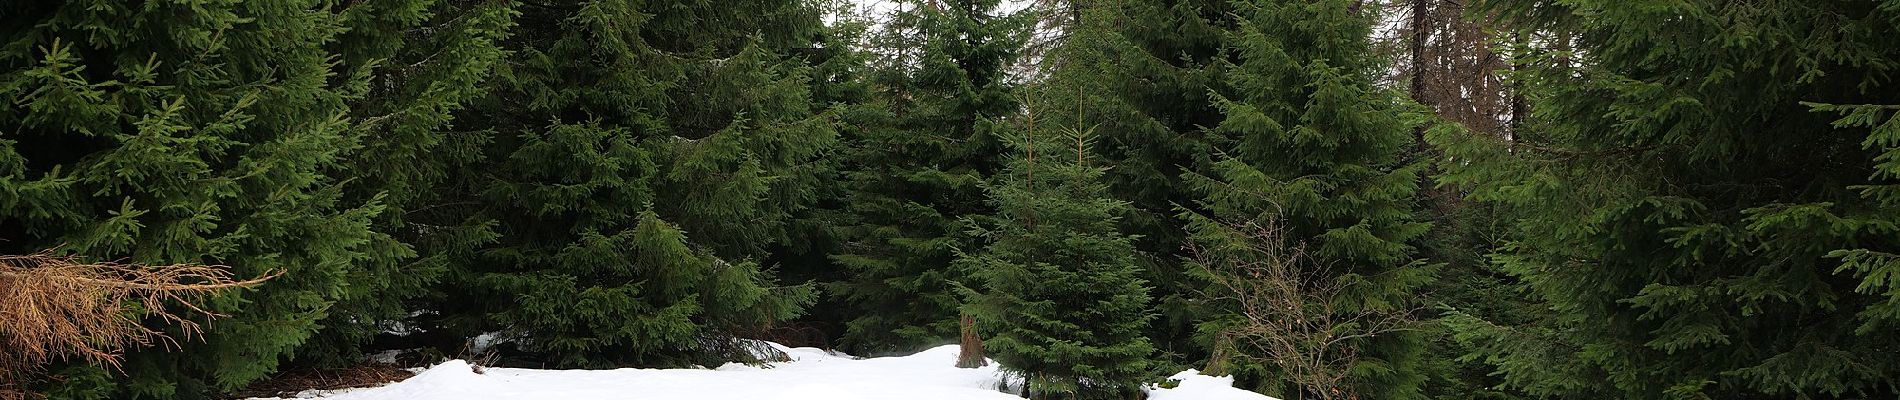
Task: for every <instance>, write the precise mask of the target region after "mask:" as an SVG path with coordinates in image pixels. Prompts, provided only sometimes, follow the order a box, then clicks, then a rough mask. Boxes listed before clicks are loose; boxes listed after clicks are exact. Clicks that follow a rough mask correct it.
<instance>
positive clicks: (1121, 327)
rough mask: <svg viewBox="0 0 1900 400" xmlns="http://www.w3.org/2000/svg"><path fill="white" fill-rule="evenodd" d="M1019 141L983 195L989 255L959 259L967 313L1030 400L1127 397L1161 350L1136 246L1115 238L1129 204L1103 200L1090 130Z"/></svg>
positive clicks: (982, 232)
mask: <svg viewBox="0 0 1900 400" xmlns="http://www.w3.org/2000/svg"><path fill="white" fill-rule="evenodd" d="M1022 132H1025V133H1026V134H1025V135H1024V137H1022V138H1021V139H1019V140H1015V141H1011V142H1010V145H1011V146H1012V148H1013V150H1015V151H1014V153H1015V155H1014V156H1013V157H1012V158H1011V159H1010V160H1008V164H1007V165H1008V168H1007V169H1006V170H1005V171H1003V172H1002V173H1001V174H1000V175H999V176H998V177H997V178H996V182H995V183H993V184H991V185H989V186H988V188H987V189H988V191H989V193H990V198H991V203H992V205H993V206H994V207H996V210H997V211H996V214H995V215H994V216H993V217H992V218H993V220H994V221H993V223H992V224H993V226H988V227H982V226H978V227H977V228H974V232H973V233H974V234H976V235H977V236H978V237H980V238H982V239H984V240H986V241H987V242H988V245H987V246H985V247H984V248H982V250H981V251H980V252H967V253H962V254H960V255H959V256H960V258H959V260H958V263H959V264H961V265H963V266H964V268H969V269H970V270H971V271H973V273H972V277H973V278H975V279H974V281H973V282H970V286H969V287H967V288H966V289H965V290H964V295H965V296H967V297H968V302H969V305H968V306H967V307H968V309H969V311H970V312H971V314H973V315H974V316H975V317H976V320H977V323H978V327H980V328H981V329H982V331H983V332H984V333H985V334H984V336H985V346H986V351H988V352H989V353H990V355H991V356H992V357H993V358H995V359H996V361H997V362H998V363H1000V364H1002V367H1003V369H1004V370H1005V371H1009V372H1010V373H1011V374H1013V375H1016V376H1018V377H1021V378H1023V379H1024V380H1025V382H1026V383H1027V385H1026V387H1025V388H1024V391H1025V392H1026V393H1028V394H1029V395H1030V397H1032V398H1037V399H1065V398H1086V399H1119V398H1127V397H1129V396H1131V395H1134V394H1135V393H1138V390H1139V387H1140V386H1139V385H1140V384H1142V383H1145V382H1150V381H1152V379H1153V377H1152V376H1150V375H1151V374H1152V371H1151V370H1150V368H1149V366H1150V361H1149V356H1150V354H1151V353H1153V352H1154V346H1153V345H1152V344H1150V343H1149V341H1148V338H1147V337H1145V336H1144V335H1143V329H1144V327H1145V326H1146V325H1147V324H1148V322H1149V320H1150V319H1151V318H1153V316H1152V314H1151V313H1150V312H1149V305H1148V303H1149V301H1150V298H1149V296H1148V287H1147V285H1146V282H1144V281H1142V280H1141V278H1140V274H1141V270H1140V267H1139V266H1138V265H1136V263H1135V257H1136V255H1135V248H1134V245H1133V244H1132V240H1133V239H1134V237H1132V236H1130V235H1125V234H1122V233H1121V232H1120V231H1119V230H1118V228H1117V225H1118V221H1117V220H1118V219H1120V218H1121V215H1122V214H1124V213H1126V212H1128V203H1127V202H1124V201H1121V200H1116V199H1114V198H1111V197H1109V196H1108V187H1107V185H1104V184H1102V183H1101V179H1102V175H1103V174H1104V173H1105V172H1106V171H1105V170H1106V169H1105V168H1102V167H1097V166H1094V165H1095V164H1094V163H1096V162H1098V161H1096V160H1091V159H1090V155H1089V154H1090V152H1089V148H1090V147H1091V146H1092V145H1093V144H1092V143H1090V142H1089V141H1090V138H1089V137H1088V136H1087V133H1086V132H1084V131H1074V130H1068V131H1065V134H1052V133H1050V132H1035V131H1033V130H1032V131H1022ZM1038 133H1040V134H1038Z"/></svg>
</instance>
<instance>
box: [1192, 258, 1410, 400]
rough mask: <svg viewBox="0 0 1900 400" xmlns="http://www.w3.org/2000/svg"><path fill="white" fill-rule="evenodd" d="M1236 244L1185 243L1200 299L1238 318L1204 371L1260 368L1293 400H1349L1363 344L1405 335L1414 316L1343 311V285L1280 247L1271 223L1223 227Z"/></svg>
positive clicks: (1317, 265)
mask: <svg viewBox="0 0 1900 400" xmlns="http://www.w3.org/2000/svg"><path fill="white" fill-rule="evenodd" d="M1225 229H1226V230H1227V232H1226V233H1227V234H1229V235H1230V237H1233V238H1238V239H1241V240H1238V241H1236V242H1234V243H1230V245H1229V246H1226V247H1225V248H1210V247H1208V246H1203V245H1198V244H1190V245H1189V246H1188V247H1187V250H1188V254H1189V255H1190V257H1192V258H1193V259H1194V262H1193V264H1195V265H1197V266H1199V267H1201V268H1203V271H1204V272H1207V276H1209V277H1210V279H1211V280H1212V281H1213V282H1212V283H1213V285H1212V287H1213V288H1212V289H1210V290H1208V291H1207V292H1208V293H1204V294H1205V295H1207V296H1208V297H1209V298H1212V299H1217V300H1223V301H1227V302H1229V303H1230V304H1231V305H1232V306H1233V311H1235V312H1236V313H1237V314H1238V316H1239V317H1240V318H1239V319H1238V321H1235V323H1234V324H1233V325H1231V326H1229V327H1227V329H1226V330H1225V331H1223V332H1222V333H1221V334H1220V336H1219V337H1218V338H1216V341H1215V343H1216V345H1215V349H1214V357H1212V358H1211V359H1210V360H1209V362H1208V370H1209V372H1210V373H1214V374H1223V373H1225V372H1224V371H1223V370H1225V369H1227V368H1228V366H1229V365H1230V364H1231V362H1233V360H1235V359H1245V360H1249V361H1254V362H1260V363H1265V364H1267V365H1271V366H1273V367H1275V368H1276V369H1278V370H1279V371H1280V372H1281V373H1282V374H1284V377H1285V378H1286V379H1287V380H1288V381H1290V382H1292V383H1293V384H1295V385H1296V386H1298V388H1299V391H1300V392H1301V394H1300V395H1299V396H1297V397H1295V398H1301V399H1303V398H1308V397H1309V396H1310V397H1311V398H1317V399H1325V400H1331V399H1354V398H1357V396H1356V393H1355V392H1354V390H1353V389H1352V385H1350V384H1349V382H1348V380H1349V379H1350V378H1351V376H1350V371H1351V370H1352V367H1353V365H1354V364H1356V363H1358V362H1359V361H1360V359H1361V357H1360V351H1359V349H1360V347H1361V346H1362V345H1363V344H1364V342H1365V341H1366V340H1367V339H1371V338H1374V337H1378V336H1381V335H1386V334H1391V333H1396V332H1400V331H1406V330H1411V329H1413V328H1412V327H1413V326H1414V324H1415V320H1414V317H1413V315H1414V314H1415V311H1417V310H1406V309H1363V308H1360V309H1349V308H1348V307H1347V306H1346V304H1345V302H1344V299H1343V298H1342V294H1343V293H1345V292H1346V291H1347V290H1348V289H1350V288H1351V286H1352V285H1354V284H1355V283H1354V282H1355V281H1351V280H1343V279H1340V278H1339V276H1337V275H1336V274H1333V273H1332V271H1329V269H1328V268H1327V266H1326V265H1324V264H1322V263H1320V262H1317V261H1316V260H1313V259H1312V258H1310V257H1308V254H1307V251H1306V248H1305V246H1304V245H1303V244H1301V243H1297V242H1292V241H1287V240H1285V238H1284V234H1283V232H1282V230H1281V228H1280V227H1279V226H1278V225H1277V224H1273V223H1264V224H1263V223H1244V224H1232V225H1228V226H1226V227H1225Z"/></svg>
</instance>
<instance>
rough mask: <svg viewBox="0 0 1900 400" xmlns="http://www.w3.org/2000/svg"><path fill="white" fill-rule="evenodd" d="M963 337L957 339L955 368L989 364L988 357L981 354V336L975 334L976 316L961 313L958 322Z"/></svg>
mask: <svg viewBox="0 0 1900 400" xmlns="http://www.w3.org/2000/svg"><path fill="white" fill-rule="evenodd" d="M958 325H959V328H960V329H961V330H962V331H963V337H962V338H960V339H958V340H957V346H958V348H959V350H961V351H959V352H958V353H957V368H977V367H982V366H986V365H990V360H989V358H987V357H985V356H984V354H983V338H982V337H981V336H979V335H977V334H976V317H975V316H971V315H970V313H963V319H962V320H961V321H959V323H958Z"/></svg>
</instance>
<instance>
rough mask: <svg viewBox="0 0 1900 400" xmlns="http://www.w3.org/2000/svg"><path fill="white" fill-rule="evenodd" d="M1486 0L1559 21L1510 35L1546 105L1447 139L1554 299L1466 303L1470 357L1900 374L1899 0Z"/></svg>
mask: <svg viewBox="0 0 1900 400" xmlns="http://www.w3.org/2000/svg"><path fill="white" fill-rule="evenodd" d="M1478 5H1479V6H1481V7H1483V9H1484V10H1487V11H1489V12H1495V13H1497V14H1498V15H1500V16H1502V17H1504V20H1505V21H1507V22H1508V23H1509V24H1510V26H1511V27H1512V29H1514V30H1516V31H1517V32H1518V33H1519V34H1522V35H1524V36H1526V37H1533V35H1535V36H1534V37H1539V38H1549V39H1548V40H1539V41H1533V42H1531V43H1528V44H1527V45H1526V46H1521V47H1519V48H1516V49H1514V50H1515V51H1516V52H1518V53H1519V55H1518V56H1517V57H1515V58H1517V59H1519V60H1521V63H1520V65H1519V66H1518V69H1519V72H1518V73H1517V74H1516V75H1515V76H1514V78H1515V79H1516V80H1517V82H1518V85H1519V87H1520V88H1522V90H1524V91H1526V94H1527V96H1528V98H1529V100H1530V103H1531V104H1530V105H1531V109H1532V110H1533V112H1532V114H1531V115H1530V118H1529V119H1528V120H1526V121H1523V125H1522V128H1521V129H1520V130H1519V132H1518V133H1517V134H1516V135H1514V140H1511V141H1499V140H1493V139H1489V138H1483V137H1472V136H1465V135H1455V134H1452V133H1453V132H1441V133H1440V134H1437V135H1434V136H1433V140H1434V141H1435V142H1436V143H1437V144H1438V145H1439V146H1441V147H1443V148H1445V149H1446V150H1447V154H1448V155H1449V156H1450V157H1451V158H1452V159H1455V160H1460V162H1459V163H1453V164H1448V167H1449V170H1448V171H1447V173H1446V174H1445V175H1444V177H1443V178H1442V179H1443V180H1444V181H1446V182H1448V183H1452V184H1458V185H1461V186H1464V187H1467V188H1469V189H1470V190H1471V191H1472V195H1471V197H1472V198H1474V199H1476V200H1480V201H1486V202H1490V203H1492V204H1495V205H1498V206H1500V207H1502V208H1504V209H1505V210H1507V212H1509V213H1510V216H1511V217H1513V220H1514V221H1515V223H1514V224H1513V225H1512V227H1511V228H1512V230H1511V232H1510V233H1511V236H1510V237H1509V238H1510V241H1509V242H1508V243H1506V244H1505V245H1504V246H1503V247H1502V248H1500V249H1498V250H1497V251H1496V252H1495V254H1493V260H1494V261H1495V264H1496V268H1497V269H1498V270H1499V271H1501V272H1503V273H1507V274H1510V275H1511V276H1512V277H1514V278H1516V279H1517V280H1518V282H1521V286H1520V288H1521V289H1522V293H1524V294H1525V295H1526V297H1527V300H1530V301H1533V302H1534V304H1535V305H1536V306H1537V307H1539V308H1540V310H1542V312H1540V313H1538V314H1536V315H1535V316H1534V318H1532V319H1530V320H1527V321H1510V320H1498V319H1495V318H1490V317H1488V316H1486V315H1484V314H1481V313H1463V314H1461V315H1458V316H1457V317H1456V318H1455V319H1453V320H1452V321H1453V322H1454V323H1455V328H1456V329H1457V330H1458V331H1460V332H1463V334H1462V335H1461V339H1463V340H1465V341H1466V342H1467V343H1469V344H1471V345H1472V346H1475V349H1476V351H1475V352H1473V353H1472V354H1470V355H1469V356H1468V357H1470V358H1472V359H1478V360H1483V361H1485V362H1486V363H1488V364H1490V365H1492V366H1494V367H1495V368H1496V373H1497V374H1499V375H1500V376H1502V377H1503V378H1504V381H1505V383H1506V384H1507V385H1509V386H1512V387H1515V388H1519V389H1522V390H1524V391H1526V392H1529V393H1530V394H1533V395H1537V396H1543V397H1551V398H1603V397H1615V398H1629V399H1664V398H1669V399H1695V398H1702V399H1708V398H1891V397H1894V396H1896V395H1900V393H1897V392H1896V389H1895V388H1896V386H1895V378H1894V377H1895V376H1900V358H1895V357H1893V356H1892V354H1895V353H1896V352H1900V334H1895V331H1894V329H1893V325H1892V324H1893V322H1894V319H1895V317H1896V314H1895V313H1894V310H1895V309H1896V308H1895V302H1894V299H1896V297H1894V293H1895V292H1894V287H1895V286H1894V284H1893V280H1892V279H1891V277H1892V274H1893V273H1894V271H1895V267H1894V264H1893V262H1892V260H1893V259H1894V258H1893V257H1892V256H1891V255H1892V254H1894V252H1895V250H1896V249H1900V240H1897V239H1896V238H1897V237H1900V236H1896V235H1895V233H1896V228H1895V227H1896V225H1895V222H1896V220H1895V219H1896V216H1900V208H1896V207H1895V205H1896V204H1895V202H1894V201H1893V199H1894V197H1893V195H1892V193H1893V185H1892V184H1893V179H1894V178H1895V176H1894V175H1893V172H1894V169H1893V160H1894V158H1893V157H1894V153H1893V151H1894V148H1895V143H1896V141H1895V139H1894V138H1895V137H1896V135H1895V133H1894V132H1895V125H1894V123H1893V121H1892V108H1891V106H1886V105H1892V104H1896V103H1900V96H1896V93H1900V91H1896V90H1895V89H1896V85H1895V84H1894V83H1893V81H1892V80H1891V78H1889V76H1890V75H1891V74H1892V71H1893V69H1894V68H1895V67H1896V66H1900V42H1896V41H1897V40H1900V32H1896V26H1900V25H1896V24H1895V21H1900V2H1894V1H1865V2H1767V3H1760V2H1669V1H1631V2H1623V1H1619V2H1613V3H1612V2H1600V1H1582V2H1571V1H1530V0H1490V1H1483V2H1479V4H1478ZM1823 103H1825V104H1833V105H1834V106H1823V105H1818V104H1823ZM1817 108H1818V109H1817ZM1843 111H1844V112H1845V115H1842V114H1837V112H1843ZM1843 117H1845V118H1844V119H1843Z"/></svg>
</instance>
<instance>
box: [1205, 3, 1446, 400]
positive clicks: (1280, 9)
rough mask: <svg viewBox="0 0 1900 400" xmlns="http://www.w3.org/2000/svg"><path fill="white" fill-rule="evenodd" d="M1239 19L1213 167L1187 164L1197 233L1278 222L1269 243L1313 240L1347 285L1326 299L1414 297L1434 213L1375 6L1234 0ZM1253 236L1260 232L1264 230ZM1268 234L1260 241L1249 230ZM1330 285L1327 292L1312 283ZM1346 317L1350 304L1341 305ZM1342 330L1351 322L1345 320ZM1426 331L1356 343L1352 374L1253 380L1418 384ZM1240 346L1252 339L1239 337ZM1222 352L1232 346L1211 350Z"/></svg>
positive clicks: (1216, 315) (1362, 306)
mask: <svg viewBox="0 0 1900 400" xmlns="http://www.w3.org/2000/svg"><path fill="white" fill-rule="evenodd" d="M1236 6H1237V7H1238V12H1239V14H1238V15H1239V16H1240V17H1241V18H1242V19H1241V21H1240V22H1239V23H1238V25H1237V26H1236V27H1235V28H1234V29H1233V30H1231V31H1229V33H1228V35H1229V38H1228V40H1227V43H1228V45H1227V46H1228V47H1227V48H1226V51H1227V52H1229V53H1230V54H1231V57H1230V58H1231V59H1232V60H1235V61H1233V62H1228V61H1226V60H1221V61H1218V62H1217V63H1216V64H1217V67H1218V68H1220V69H1222V70H1223V72H1222V74H1221V75H1222V77H1223V78H1224V79H1226V80H1227V83H1228V84H1229V85H1231V86H1232V88H1233V93H1234V94H1232V95H1224V94H1216V95H1215V102H1216V104H1218V105H1219V107H1220V109H1221V111H1222V113H1223V114H1224V115H1225V119H1224V120H1222V121H1221V122H1220V123H1219V124H1218V125H1215V126H1213V127H1211V129H1210V130H1209V132H1208V133H1207V136H1208V138H1207V139H1208V142H1209V144H1210V145H1211V146H1213V147H1214V148H1215V149H1216V150H1215V151H1216V153H1217V155H1218V156H1217V160H1216V161H1214V163H1213V164H1212V168H1211V172H1210V173H1209V174H1206V175H1199V174H1189V175H1187V176H1186V177H1185V179H1187V180H1188V181H1189V182H1190V183H1191V184H1192V186H1193V187H1194V188H1195V189H1196V191H1198V192H1199V193H1200V194H1201V195H1202V197H1201V198H1200V199H1199V200H1198V205H1199V208H1201V209H1204V210H1206V211H1205V212H1204V215H1203V213H1200V212H1196V211H1193V210H1192V209H1189V210H1187V211H1185V212H1184V214H1186V215H1187V216H1188V217H1189V220H1190V221H1194V220H1196V219H1201V218H1211V219H1212V220H1213V221H1198V222H1194V223H1190V224H1189V227H1190V230H1191V231H1192V233H1193V235H1194V239H1195V240H1196V242H1197V244H1200V245H1203V246H1207V247H1209V248H1213V249H1223V248H1233V247H1235V246H1229V245H1226V244H1227V243H1233V242H1242V241H1245V240H1247V238H1238V237H1233V236H1234V235H1236V234H1238V232H1237V231H1234V230H1232V229H1228V228H1227V227H1228V226H1232V225H1236V224H1246V223H1250V222H1261V223H1266V224H1269V225H1271V226H1277V227H1279V228H1278V229H1280V230H1282V232H1280V233H1279V234H1277V235H1276V236H1275V237H1272V238H1270V240H1276V241H1280V242H1281V243H1268V244H1264V245H1267V246H1276V247H1284V248H1305V249H1307V250H1308V251H1309V252H1310V253H1309V254H1308V255H1307V256H1308V257H1310V258H1311V260H1310V263H1312V264H1315V265H1318V266H1321V267H1323V268H1324V269H1325V271H1328V273H1329V274H1332V276H1330V277H1328V278H1330V279H1333V280H1337V281H1340V282H1343V283H1342V284H1341V285H1342V286H1345V287H1346V288H1347V289H1346V290H1342V291H1341V293H1339V294H1337V295H1335V297H1340V298H1334V299H1328V301H1330V302H1331V303H1334V304H1336V305H1337V307H1335V308H1336V309H1333V310H1327V311H1328V312H1330V313H1338V314H1345V315H1352V314H1360V313H1366V314H1377V313H1390V312H1394V311H1401V312H1402V311H1405V310H1408V309H1409V308H1410V307H1412V306H1411V304H1412V302H1411V300H1410V298H1411V297H1412V296H1413V292H1414V291H1415V290H1416V289H1417V288H1419V287H1420V285H1422V284H1424V283H1426V282H1427V281H1428V280H1429V273H1428V270H1429V268H1426V266H1425V263H1424V261H1423V260H1421V259H1419V258H1418V257H1416V256H1415V255H1414V253H1415V250H1414V249H1413V246H1412V243H1413V242H1414V241H1416V240H1417V239H1418V238H1419V236H1420V235H1422V234H1424V233H1425V232H1426V231H1427V230H1428V229H1429V225H1428V224H1426V223H1423V222H1420V221H1419V220H1418V218H1417V216H1416V215H1415V214H1416V210H1415V209H1414V207H1415V203H1416V202H1417V201H1416V196H1417V195H1418V191H1419V187H1418V181H1419V176H1420V172H1421V171H1420V167H1419V165H1418V164H1416V163H1408V162H1406V161H1405V160H1403V156H1404V155H1405V154H1406V153H1407V151H1408V150H1410V149H1411V148H1412V143H1413V141H1412V137H1413V136H1412V134H1411V130H1410V127H1408V126H1407V125H1406V124H1405V123H1404V122H1402V121H1401V119H1400V118H1399V116H1400V114H1401V113H1402V112H1403V109H1402V108H1401V107H1400V100H1399V99H1398V97H1397V94H1396V93H1393V92H1391V91H1389V90H1385V89H1381V88H1379V87H1377V86H1375V85H1374V82H1376V80H1377V78H1378V76H1379V74H1380V73H1381V72H1382V70H1381V68H1382V64H1381V63H1380V61H1379V60H1378V59H1377V58H1375V57H1373V56H1372V55H1371V52H1370V51H1369V47H1370V42H1369V38H1368V36H1369V34H1370V32H1369V30H1370V26H1371V22H1372V17H1371V15H1370V14H1367V13H1364V12H1361V11H1357V10H1355V7H1354V2H1352V1H1281V0H1270V1H1269V0H1262V1H1246V2H1236ZM1256 239H1257V238H1256ZM1254 245H1262V244H1254ZM1316 295H1324V294H1316ZM1210 306H1211V307H1212V308H1213V310H1212V311H1211V312H1210V318H1209V319H1208V321H1207V322H1205V323H1203V324H1202V326H1201V329H1202V331H1203V334H1207V335H1220V334H1222V333H1223V331H1224V330H1225V329H1227V326H1228V325H1230V324H1234V323H1238V322H1239V321H1236V320H1235V318H1239V316H1238V315H1236V314H1234V313H1236V312H1238V311H1240V310H1234V309H1231V308H1230V307H1233V305H1230V304H1212V305H1210ZM1342 320H1350V318H1342ZM1339 329H1341V330H1342V331H1345V330H1350V329H1354V328H1352V327H1346V326H1342V327H1340V328H1339ZM1422 339H1423V338H1422V335H1416V334H1412V333H1404V332H1401V333H1395V334H1385V335H1377V336H1374V337H1370V338H1366V339H1360V340H1355V341H1353V342H1351V343H1349V346H1350V347H1352V348H1353V350H1351V351H1352V352H1354V353H1356V354H1358V357H1357V359H1356V360H1353V362H1352V365H1345V366H1340V368H1343V369H1345V370H1349V371H1350V372H1351V377H1350V378H1351V379H1349V385H1350V386H1351V387H1350V388H1325V387H1299V388H1294V387H1284V386H1282V385H1281V384H1280V383H1279V382H1282V381H1284V379H1285V378H1286V377H1279V376H1275V375H1276V374H1281V373H1288V372H1289V371H1271V370H1266V371H1262V370H1254V371H1248V369H1247V368H1241V369H1240V371H1239V372H1243V375H1252V377H1253V378H1256V379H1257V378H1265V379H1266V382H1262V383H1261V384H1259V385H1257V386H1256V388H1257V389H1259V390H1263V391H1265V392H1267V393H1269V394H1279V395H1281V396H1282V397H1300V396H1299V394H1300V393H1301V392H1308V393H1327V394H1330V393H1332V391H1334V390H1341V391H1345V390H1346V389H1350V391H1349V393H1357V394H1359V395H1360V396H1364V397H1366V398H1379V399H1406V398H1418V397H1420V394H1421V392H1420V384H1421V383H1422V382H1423V380H1424V379H1425V377H1424V376H1423V375H1421V374H1420V373H1419V371H1418V369H1419V368H1418V362H1419V357H1420V352H1421V350H1422V349H1423V348H1424V343H1423V340H1422ZM1240 348H1241V349H1245V348H1247V346H1241V347H1240ZM1215 361H1216V362H1224V361H1227V360H1215Z"/></svg>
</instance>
